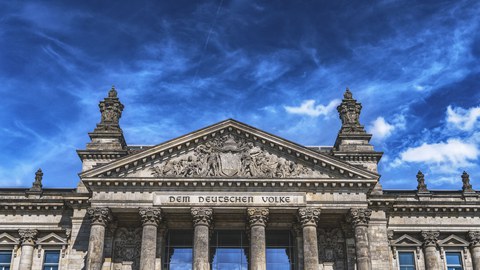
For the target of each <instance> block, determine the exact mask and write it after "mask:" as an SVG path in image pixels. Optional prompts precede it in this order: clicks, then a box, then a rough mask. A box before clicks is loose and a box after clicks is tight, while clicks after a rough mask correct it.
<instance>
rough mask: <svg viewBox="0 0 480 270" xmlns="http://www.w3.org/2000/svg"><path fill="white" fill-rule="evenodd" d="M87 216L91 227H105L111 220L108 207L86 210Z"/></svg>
mask: <svg viewBox="0 0 480 270" xmlns="http://www.w3.org/2000/svg"><path fill="white" fill-rule="evenodd" d="M87 214H88V216H89V217H90V222H91V224H92V225H102V226H104V227H106V226H107V224H108V223H109V222H111V221H112V220H113V216H112V212H111V211H110V208H108V207H96V208H88V209H87Z"/></svg>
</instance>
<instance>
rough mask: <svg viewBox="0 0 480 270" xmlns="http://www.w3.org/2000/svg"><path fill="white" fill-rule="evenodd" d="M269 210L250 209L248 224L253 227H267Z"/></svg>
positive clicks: (248, 211) (248, 210)
mask: <svg viewBox="0 0 480 270" xmlns="http://www.w3.org/2000/svg"><path fill="white" fill-rule="evenodd" d="M269 213H270V211H269V210H268V208H248V209H247V214H248V224H249V225H250V227H251V226H264V227H265V226H266V225H267V221H268V214H269Z"/></svg>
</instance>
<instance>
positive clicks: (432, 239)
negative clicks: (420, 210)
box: [421, 231, 440, 247]
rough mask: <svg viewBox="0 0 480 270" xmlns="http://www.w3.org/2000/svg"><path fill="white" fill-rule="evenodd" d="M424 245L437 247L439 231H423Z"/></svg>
mask: <svg viewBox="0 0 480 270" xmlns="http://www.w3.org/2000/svg"><path fill="white" fill-rule="evenodd" d="M421 235H422V238H423V245H424V246H426V247H432V246H433V247H435V246H436V245H437V241H438V236H439V235H440V232H439V231H422V232H421Z"/></svg>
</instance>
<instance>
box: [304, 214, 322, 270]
mask: <svg viewBox="0 0 480 270" xmlns="http://www.w3.org/2000/svg"><path fill="white" fill-rule="evenodd" d="M320 213H321V210H320V209H319V208H311V207H307V208H300V209H298V217H299V220H300V223H301V224H302V234H303V267H304V268H305V270H317V269H318V263H319V262H318V239H317V223H318V220H319V218H320Z"/></svg>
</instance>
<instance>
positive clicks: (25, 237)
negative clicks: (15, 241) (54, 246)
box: [18, 229, 38, 246]
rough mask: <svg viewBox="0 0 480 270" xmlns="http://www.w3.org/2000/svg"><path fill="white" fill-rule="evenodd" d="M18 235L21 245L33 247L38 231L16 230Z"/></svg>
mask: <svg viewBox="0 0 480 270" xmlns="http://www.w3.org/2000/svg"><path fill="white" fill-rule="evenodd" d="M18 234H19V235H20V243H21V245H22V246H23V245H32V246H33V245H35V240H36V239H37V235H38V230H36V229H26V230H25V229H20V230H18Z"/></svg>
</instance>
